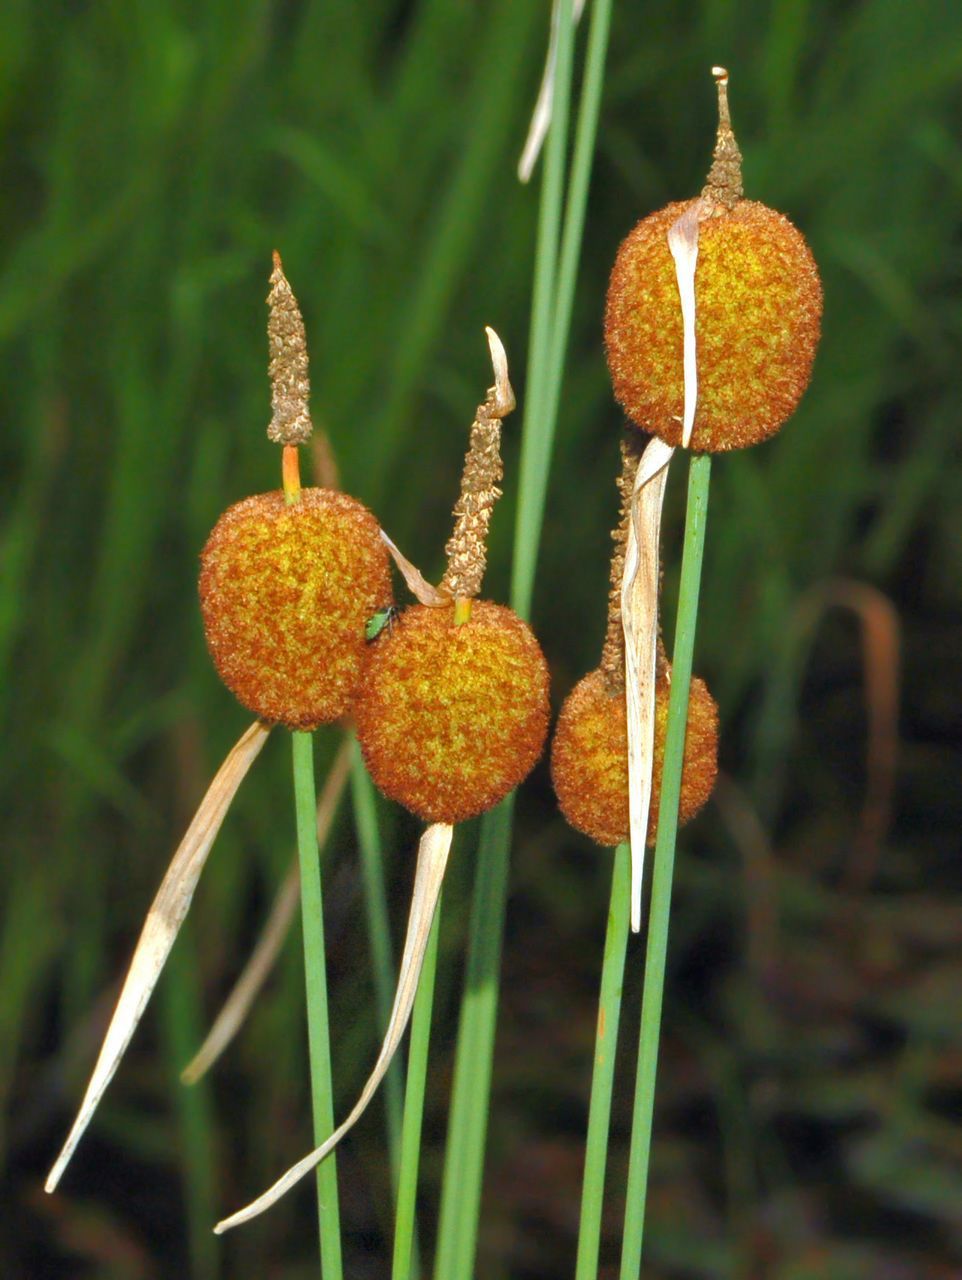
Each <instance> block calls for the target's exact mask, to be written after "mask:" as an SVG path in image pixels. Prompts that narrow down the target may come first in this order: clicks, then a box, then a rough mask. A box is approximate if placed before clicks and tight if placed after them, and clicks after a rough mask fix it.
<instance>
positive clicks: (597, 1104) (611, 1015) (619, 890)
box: [575, 844, 631, 1280]
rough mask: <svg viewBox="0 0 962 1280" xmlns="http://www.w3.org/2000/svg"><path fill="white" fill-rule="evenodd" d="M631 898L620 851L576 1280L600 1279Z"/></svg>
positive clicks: (623, 849) (622, 848)
mask: <svg viewBox="0 0 962 1280" xmlns="http://www.w3.org/2000/svg"><path fill="white" fill-rule="evenodd" d="M630 896H631V862H630V856H629V847H628V845H627V844H620V845H619V846H618V848H617V849H616V850H615V862H614V867H613V869H612V873H611V905H610V906H609V908H608V931H607V933H606V935H605V954H604V961H603V963H602V967H601V994H600V996H599V999H598V1031H597V1034H596V1037H595V1059H594V1069H593V1071H592V1075H591V1103H590V1106H589V1108H588V1136H587V1139H586V1142H585V1174H584V1182H583V1183H582V1188H581V1221H580V1223H579V1227H578V1262H577V1268H576V1270H575V1280H593V1277H595V1276H596V1275H597V1274H598V1247H599V1243H600V1240H601V1212H602V1208H603V1205H604V1193H605V1164H606V1162H607V1159H608V1128H609V1123H610V1120H611V1090H612V1084H613V1082H614V1078H615V1055H616V1051H617V1048H618V1024H619V1022H620V1020H621V992H622V986H623V983H624V976H625V952H626V951H627V947H628V916H629V905H630Z"/></svg>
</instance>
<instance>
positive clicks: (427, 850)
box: [214, 823, 454, 1235]
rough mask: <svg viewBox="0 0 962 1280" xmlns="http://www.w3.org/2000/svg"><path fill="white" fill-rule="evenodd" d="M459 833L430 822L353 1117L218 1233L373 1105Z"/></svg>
mask: <svg viewBox="0 0 962 1280" xmlns="http://www.w3.org/2000/svg"><path fill="white" fill-rule="evenodd" d="M453 834H454V828H453V827H452V826H450V825H448V824H446V823H434V824H432V825H431V826H429V827H428V828H427V830H426V831H425V832H424V834H423V835H422V837H421V842H420V844H419V846H418V857H417V866H416V869H415V875H414V890H413V894H412V898H411V913H410V915H409V916H408V926H407V933H406V935H405V939H404V954H403V955H402V956H401V968H400V972H399V976H398V985H397V991H396V992H395V995H394V1005H393V1007H392V1009H391V1017H390V1020H389V1022H388V1027H387V1031H386V1033H385V1036H384V1043H383V1044H382V1045H381V1051H380V1053H379V1054H378V1057H377V1062H376V1063H375V1064H374V1070H373V1071H372V1072H371V1075H370V1077H369V1079H368V1081H367V1083H366V1084H365V1086H364V1088H363V1090H362V1091H361V1096H360V1097H359V1098H358V1100H357V1102H356V1103H355V1105H354V1107H353V1109H352V1110H351V1113H350V1114H349V1115H348V1117H347V1119H346V1120H345V1121H344V1122H343V1124H341V1125H339V1126H338V1127H337V1128H336V1129H335V1130H334V1132H333V1133H332V1134H331V1136H330V1137H329V1138H328V1139H327V1141H326V1142H324V1143H322V1144H321V1146H319V1147H317V1148H316V1149H315V1150H314V1151H311V1152H310V1153H309V1154H308V1155H306V1156H305V1157H304V1158H303V1159H302V1160H299V1161H298V1162H297V1164H295V1165H293V1166H292V1167H291V1168H290V1169H288V1171H287V1172H286V1173H285V1174H283V1175H282V1176H281V1177H280V1178H278V1180H277V1182H275V1183H274V1185H273V1186H272V1187H269V1188H268V1189H267V1191H265V1192H264V1193H263V1195H260V1196H258V1197H257V1199H256V1200H254V1201H252V1202H251V1203H250V1204H249V1205H247V1206H246V1208H244V1209H240V1210H238V1212H237V1213H234V1214H231V1216H230V1217H229V1218H225V1219H224V1220H223V1221H222V1222H218V1224H217V1226H216V1227H215V1228H214V1230H215V1231H216V1232H217V1234H218V1235H220V1234H221V1233H222V1232H224V1231H229V1230H230V1228H231V1227H239V1226H240V1225H241V1223H243V1222H249V1221H250V1219H251V1218H256V1217H257V1216H258V1214H261V1213H263V1212H264V1210H265V1209H269V1208H270V1207H271V1205H273V1204H276V1203H277V1201H278V1200H280V1198H281V1197H282V1196H283V1195H285V1194H286V1193H287V1192H288V1191H289V1190H290V1189H291V1187H293V1186H294V1185H295V1184H296V1183H298V1182H300V1180H301V1178H303V1177H304V1176H305V1175H306V1174H308V1173H310V1172H311V1170H312V1169H315V1168H316V1167H317V1166H318V1165H319V1164H320V1163H321V1161H322V1160H323V1159H324V1158H325V1156H328V1155H330V1153H331V1152H332V1151H333V1150H334V1148H335V1147H336V1146H337V1144H338V1143H339V1142H340V1141H341V1139H342V1138H343V1137H344V1135H345V1134H346V1133H347V1132H348V1131H349V1130H350V1129H352V1128H353V1127H354V1125H355V1124H356V1123H357V1121H358V1120H359V1119H360V1118H361V1116H362V1115H363V1114H364V1112H365V1110H366V1109H367V1105H368V1103H369V1102H370V1101H371V1099H372V1098H373V1097H374V1094H375V1092H376V1091H377V1087H378V1085H379V1084H380V1083H381V1081H382V1080H383V1079H384V1076H385V1075H386V1074H387V1069H388V1067H389V1066H390V1065H391V1059H392V1058H393V1057H394V1054H395V1052H396V1051H397V1047H398V1045H399V1044H400V1042H401V1037H402V1036H403V1035H404V1031H405V1028H406V1027H407V1024H408V1019H409V1018H410V1016H411V1009H412V1007H413V1005H414V997H415V995H416V994H417V987H418V979H419V978H420V976H421V966H422V965H423V963H424V953H425V951H426V949H427V944H428V938H429V936H430V933H431V924H432V922H433V920H434V911H435V908H436V906H437V901H438V895H439V894H440V892H441V884H442V882H443V880H444V871H445V868H446V866H447V862H448V853H449V852H450V849H451V838H452V836H453Z"/></svg>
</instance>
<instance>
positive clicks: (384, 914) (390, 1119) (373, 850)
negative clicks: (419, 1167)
mask: <svg viewBox="0 0 962 1280" xmlns="http://www.w3.org/2000/svg"><path fill="white" fill-rule="evenodd" d="M351 799H352V801H353V805H354V825H355V827H356V829H357V839H358V847H359V849H360V853H361V876H362V878H363V880H364V905H365V909H366V911H367V928H368V935H369V937H370V943H371V961H372V967H373V970H374V998H375V1000H376V1002H377V1022H378V1027H379V1028H380V1030H381V1032H382V1034H383V1033H384V1031H386V1030H387V1024H388V1021H389V1020H390V1017H391V1005H392V1003H393V1001H394V975H395V971H394V954H393V947H392V946H391V926H390V921H389V918H388V908H387V888H386V886H385V883H384V854H383V850H382V847H381V835H380V832H379V831H378V825H377V801H376V799H375V796H374V784H373V783H372V782H371V779H370V777H369V775H368V772H367V769H366V768H365V767H364V760H363V758H362V756H361V749H360V747H359V746H358V744H357V739H356V738H355V740H354V743H353V746H352V755H351ZM403 1094H404V1071H403V1067H402V1064H401V1058H400V1056H396V1057H395V1059H394V1061H393V1062H392V1063H391V1066H390V1068H389V1070H388V1073H387V1077H386V1078H385V1081H384V1106H385V1109H386V1111H387V1136H388V1151H389V1154H390V1160H391V1181H392V1185H393V1187H394V1194H395V1199H396V1198H397V1188H398V1176H399V1171H400V1165H401V1106H402V1098H403Z"/></svg>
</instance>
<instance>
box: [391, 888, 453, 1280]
mask: <svg viewBox="0 0 962 1280" xmlns="http://www.w3.org/2000/svg"><path fill="white" fill-rule="evenodd" d="M440 932H441V897H440V896H439V897H438V902H437V906H436V907H435V909H434V923H433V924H432V926H431V934H430V937H429V938H428V946H427V951H426V952H425V954H424V965H423V967H422V969H421V979H420V981H419V983H418V993H417V996H416V997H415V1000H414V1013H413V1015H412V1021H411V1039H410V1044H409V1047H408V1070H407V1088H406V1091H405V1095H404V1127H403V1130H402V1134H401V1171H400V1178H399V1181H398V1196H397V1215H396V1219H395V1228H394V1262H393V1266H392V1270H391V1277H392V1280H410V1278H411V1277H412V1276H416V1275H417V1273H418V1263H417V1192H418V1169H419V1165H420V1159H421V1125H422V1121H423V1119H424V1089H425V1083H426V1081H427V1070H428V1045H429V1043H430V1040H431V1011H432V1009H433V1007H434V981H435V975H436V974H437V968H438V936H439V934H440Z"/></svg>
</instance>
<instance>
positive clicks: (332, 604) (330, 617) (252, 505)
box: [200, 489, 392, 729]
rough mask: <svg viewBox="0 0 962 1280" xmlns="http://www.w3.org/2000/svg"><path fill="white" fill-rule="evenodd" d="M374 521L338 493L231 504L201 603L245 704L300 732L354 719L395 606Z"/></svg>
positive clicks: (211, 553) (207, 568) (205, 560)
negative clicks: (375, 617)
mask: <svg viewBox="0 0 962 1280" xmlns="http://www.w3.org/2000/svg"><path fill="white" fill-rule="evenodd" d="M391 598H392V597H391V579H390V569H389V561H388V555H387V550H386V548H385V546H384V543H383V542H382V540H381V537H380V530H379V527H378V523H377V521H376V520H375V518H374V516H373V515H371V513H370V512H369V511H368V510H367V508H366V507H364V506H362V505H361V503H360V502H357V501H356V500H355V499H354V498H350V497H348V496H347V495H346V494H343V493H336V492H334V491H333V490H331V489H303V490H301V492H300V498H299V500H298V501H297V502H294V503H289V502H288V501H287V500H286V499H285V496H284V494H283V492H281V491H280V490H278V491H276V492H274V493H263V494H257V495H256V496H254V497H252V498H245V499H244V500H243V501H242V502H238V503H236V504H235V505H234V506H232V507H230V508H229V509H228V510H227V511H225V512H224V514H223V515H222V516H221V518H220V519H219V520H218V522H217V524H216V525H215V526H214V530H213V532H212V533H211V535H210V537H209V538H208V540H207V545H206V546H205V547H204V550H203V552H202V553H201V572H200V604H201V612H202V614H203V619H204V633H205V636H206V638H207V647H208V649H209V650H210V655H211V657H212V658H213V660H214V666H215V667H216V668H217V672H218V675H219V676H220V678H221V679H222V680H223V681H224V683H225V684H226V685H227V687H228V689H230V691H231V692H232V693H233V694H234V696H235V697H236V698H237V699H238V701H240V702H241V703H242V704H243V705H244V706H245V707H248V708H249V709H250V710H251V711H253V712H254V713H255V714H256V715H258V716H260V717H261V719H263V720H266V721H268V722H271V723H277V724H282V725H285V726H286V727H287V728H289V729H315V728H317V726H318V725H320V724H325V723H327V722H329V721H332V720H337V719H338V718H339V717H340V716H342V715H343V714H344V713H345V711H347V709H348V706H349V704H350V700H351V697H352V696H353V694H354V690H355V688H356V686H357V682H358V678H359V676H360V672H361V665H362V661H363V659H364V652H365V638H364V636H365V625H366V623H367V620H368V619H369V618H370V617H371V615H372V614H374V613H376V612H377V611H378V610H380V609H385V608H386V607H387V606H388V605H389V604H390V603H391Z"/></svg>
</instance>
